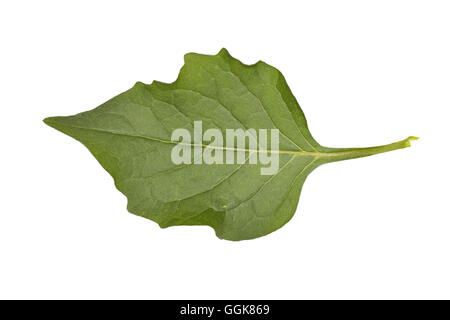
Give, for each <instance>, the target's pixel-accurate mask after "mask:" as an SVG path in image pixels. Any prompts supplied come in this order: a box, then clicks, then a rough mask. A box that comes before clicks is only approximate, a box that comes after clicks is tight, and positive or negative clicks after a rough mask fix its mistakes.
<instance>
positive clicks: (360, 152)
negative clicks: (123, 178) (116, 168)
mask: <svg viewBox="0 0 450 320" xmlns="http://www.w3.org/2000/svg"><path fill="white" fill-rule="evenodd" d="M44 121H45V122H46V123H47V124H48V125H50V126H54V127H57V126H63V127H64V126H65V127H69V128H75V129H80V130H89V131H96V132H101V133H108V134H114V135H120V136H125V137H132V138H140V139H146V140H150V141H156V142H161V143H166V144H174V145H176V144H181V145H184V146H190V147H202V148H211V149H216V150H233V151H236V152H238V151H244V152H256V153H262V152H264V153H266V152H269V153H275V154H289V155H293V156H303V157H311V156H312V157H317V158H333V157H339V158H343V159H345V158H352V157H362V156H366V155H373V154H377V153H382V152H387V151H392V150H396V149H401V148H406V147H409V146H410V141H411V140H415V139H417V138H415V137H408V138H406V139H404V140H400V141H397V142H394V143H391V144H387V145H382V146H376V147H369V148H358V149H356V150H351V151H348V150H343V151H337V152H310V151H292V150H260V149H246V148H229V147H218V146H211V145H205V144H195V143H183V142H177V141H172V140H164V139H159V138H152V137H148V136H142V135H135V134H129V133H123V132H117V131H111V130H105V129H97V128H86V127H80V126H74V125H71V124H65V123H60V122H57V121H56V122H55V121H54V118H47V119H45V120H44Z"/></svg>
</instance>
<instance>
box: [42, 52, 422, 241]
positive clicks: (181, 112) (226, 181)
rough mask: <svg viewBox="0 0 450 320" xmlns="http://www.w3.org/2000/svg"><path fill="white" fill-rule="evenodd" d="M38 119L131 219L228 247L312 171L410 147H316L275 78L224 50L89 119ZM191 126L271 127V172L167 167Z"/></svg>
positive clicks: (260, 230) (290, 207) (285, 210)
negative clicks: (68, 140)
mask: <svg viewBox="0 0 450 320" xmlns="http://www.w3.org/2000/svg"><path fill="white" fill-rule="evenodd" d="M44 121H45V123H46V124H48V125H49V126H51V127H53V128H55V129H57V130H59V131H61V132H63V133H65V134H67V135H69V136H71V137H73V138H75V139H77V140H78V141H80V142H81V143H83V144H84V145H85V146H86V147H87V148H88V149H89V150H90V151H91V153H92V154H93V155H94V156H95V158H97V160H98V161H99V162H100V164H101V165H102V166H103V167H104V168H105V169H106V170H107V171H108V172H109V173H110V174H111V176H112V177H113V178H114V181H115V184H116V186H117V189H119V190H120V191H121V192H122V193H123V194H125V195H126V197H127V198H128V210H129V211H130V212H131V213H134V214H136V215H139V216H143V217H145V218H148V219H151V220H153V221H156V222H157V223H158V224H159V225H160V226H161V227H163V228H164V227H169V226H176V225H207V226H211V227H212V228H214V230H215V231H216V234H217V236H218V237H220V238H223V239H228V240H244V239H252V238H257V237H261V236H264V235H267V234H269V233H271V232H273V231H275V230H277V229H278V228H280V227H282V226H283V225H284V224H285V223H286V222H288V221H289V220H290V219H291V218H292V216H293V214H294V212H295V210H296V207H297V204H298V199H299V195H300V191H301V188H302V186H303V183H304V181H305V179H306V177H307V176H308V174H309V173H311V171H313V170H314V169H315V168H317V167H318V166H320V165H322V164H324V163H328V162H333V161H339V160H345V159H352V158H359V157H365V156H369V155H373V154H377V153H382V152H386V151H391V150H395V149H400V148H405V147H408V146H410V141H411V140H414V139H417V138H415V137H409V138H407V139H405V140H402V141H399V142H395V143H392V144H389V145H384V146H378V147H371V148H345V149H342V148H327V147H323V146H321V145H320V144H318V143H317V142H316V141H315V140H314V138H313V137H312V136H311V133H310V132H309V130H308V127H307V124H306V119H305V116H304V114H303V112H302V110H301V109H300V106H299V104H298V103H297V101H296V99H295V97H294V96H293V94H292V92H291V91H290V89H289V87H288V85H287V83H286V80H285V79H284V77H283V75H282V74H281V73H280V72H279V71H278V70H277V69H275V68H274V67H272V66H270V65H268V64H266V63H264V62H262V61H259V62H258V63H256V64H254V65H245V64H243V63H241V62H240V61H239V60H236V59H235V58H233V57H231V56H230V54H229V53H228V52H227V51H226V50H225V49H222V50H221V51H220V52H219V53H218V54H217V55H214V56H210V55H201V54H196V53H189V54H186V55H185V64H184V66H183V68H182V69H181V71H180V74H179V76H178V78H177V80H176V81H175V82H173V83H170V84H166V83H161V82H156V81H155V82H153V83H152V84H150V85H146V84H143V83H140V82H138V83H136V85H135V86H134V87H133V88H131V89H129V90H128V91H126V92H124V93H122V94H120V95H118V96H116V97H114V98H112V99H111V100H109V101H107V102H106V103H104V104H102V105H101V106H99V107H97V108H95V109H93V110H91V111H87V112H83V113H80V114H77V115H74V116H68V117H51V118H47V119H45V120H44ZM194 121H202V123H203V129H204V130H206V129H208V128H217V129H219V130H220V131H221V132H223V133H224V132H225V130H226V129H238V128H242V129H244V130H245V129H249V128H254V129H256V130H258V129H278V130H279V151H278V153H277V154H278V156H279V170H278V172H277V173H276V174H273V175H262V174H261V171H260V169H261V168H262V167H263V164H262V163H260V162H259V161H258V163H257V164H250V163H249V161H248V157H247V158H246V162H245V163H243V164H204V163H203V164H180V165H176V164H174V163H173V162H172V161H171V152H172V149H173V148H174V146H175V145H176V143H177V141H172V140H171V134H172V132H173V131H174V130H175V129H177V128H186V129H187V130H189V132H190V133H192V134H193V123H194ZM192 144H193V143H192ZM248 146H249V144H248V143H247V144H246V148H247V149H248V148H249V147H248ZM201 147H202V150H203V149H206V148H208V147H207V144H203V143H202V146H201ZM216 151H217V152H219V151H220V152H221V151H223V148H217V149H216ZM233 152H235V149H233ZM252 152H257V153H258V152H260V151H258V150H256V151H255V150H252ZM247 155H249V154H248V153H247Z"/></svg>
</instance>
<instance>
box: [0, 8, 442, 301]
mask: <svg viewBox="0 0 450 320" xmlns="http://www.w3.org/2000/svg"><path fill="white" fill-rule="evenodd" d="M449 17H450V3H449V2H448V1H307V2H301V1H291V2H288V1H286V2H283V1H271V2H265V1H254V2H252V1H245V2H244V1H220V2H219V1H177V2H175V1H155V2H151V1H122V2H116V1H73V2H68V1H64V2H63V1H3V2H1V4H0V34H1V37H0V106H1V126H0V133H1V145H2V151H1V157H0V164H1V179H0V187H1V190H0V191H1V192H0V194H1V202H0V298H139V299H140V298H156V299H165V298H186V299H190V298H208V299H215V298H225V299H226V298H235V299H240V298H249V299H250V298H254V299H258V298H265V299H281V298H289V299H291V298H292V299H300V298H307V299H315V298H325V299H329V298H342V299H348V298H360V299H366V298H376V299H378V298H387V299H391V298H447V299H448V298H450V272H449V270H450V256H449V252H450V207H449V181H450V180H449V178H450V175H449V165H448V163H449V155H450V152H449V147H448V143H449V127H448V125H449V115H450V111H449V110H450V109H449V108H450V41H449V40H450V36H449V33H450V19H449ZM222 47H226V48H227V49H228V50H229V51H230V53H231V54H232V55H233V56H235V57H236V58H238V59H241V60H242V61H243V62H245V63H254V62H256V61H257V60H260V59H261V60H263V61H265V62H267V63H269V64H271V65H273V66H275V67H277V68H278V69H279V70H281V71H282V72H283V74H284V75H285V77H286V79H287V81H288V83H289V85H290V87H291V89H292V91H293V92H294V94H295V95H296V97H297V99H298V100H299V102H300V104H301V106H302V108H303V110H304V112H305V114H306V116H307V119H308V122H309V127H310V130H311V132H312V134H313V135H314V137H315V138H316V139H317V140H318V141H319V142H320V143H321V144H322V145H325V146H330V147H331V146H333V147H357V146H372V145H379V144H385V143H390V142H393V141H397V140H401V139H404V138H406V137H407V136H409V135H416V136H419V137H420V138H421V139H420V140H419V141H417V142H415V143H414V144H413V146H412V147H411V148H408V149H403V150H399V151H395V152H391V153H387V154H382V155H377V156H373V157H369V158H363V159H356V160H351V161H345V162H340V163H334V164H328V165H326V166H323V167H320V168H319V169H317V170H316V171H314V172H313V173H312V174H311V175H310V176H309V178H308V179H307V181H306V183H305V186H304V189H303V192H302V194H301V197H300V202H299V207H298V209H297V212H296V214H295V216H294V217H293V219H292V220H291V221H290V222H289V223H288V224H287V225H285V226H284V227H283V228H281V229H280V230H278V231H276V232H274V233H272V234H270V235H268V236H266V237H263V238H259V239H256V240H251V241H241V242H230V241H225V240H219V239H218V238H216V237H215V235H214V232H213V231H212V229H209V228H208V227H173V228H168V229H160V228H159V227H158V225H157V224H156V223H153V222H151V221H150V220H145V219H143V218H140V217H137V216H134V215H132V214H129V213H128V212H127V210H126V199H125V197H124V196H123V195H122V194H121V193H120V192H118V191H117V190H116V189H115V187H114V185H113V181H112V178H111V177H110V176H109V175H108V174H107V173H106V172H105V171H104V170H103V169H102V168H101V166H100V165H99V164H98V163H97V161H96V160H95V159H94V158H93V157H92V155H91V154H90V153H89V152H88V151H87V149H86V148H84V147H83V146H82V145H81V144H80V143H78V142H76V141H75V140H73V139H71V138H69V137H68V136H65V135H63V134H61V133H59V132H57V131H55V130H53V129H52V128H50V127H47V126H45V125H44V123H43V122H42V119H43V118H45V117H47V116H54V115H71V114H75V113H78V112H81V111H86V110H89V109H92V108H94V107H96V106H98V105H99V104H101V103H103V102H105V101H106V100H108V99H109V98H111V97H113V96H115V95H116V94H118V93H120V92H122V91H125V90H126V89H128V88H130V87H131V86H132V85H133V84H134V83H135V82H136V81H138V80H139V81H143V82H145V83H150V82H151V81H152V80H154V79H156V80H160V81H164V82H172V81H173V80H175V78H176V76H177V73H178V70H179V69H180V67H181V66H182V64H183V55H184V54H185V53H187V52H191V51H193V52H198V53H207V54H215V53H217V52H218V51H219V49H220V48H222Z"/></svg>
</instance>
